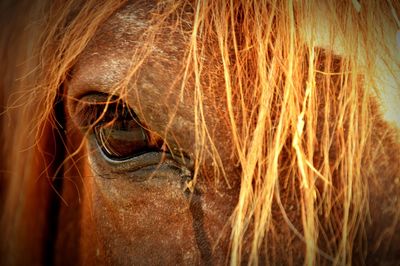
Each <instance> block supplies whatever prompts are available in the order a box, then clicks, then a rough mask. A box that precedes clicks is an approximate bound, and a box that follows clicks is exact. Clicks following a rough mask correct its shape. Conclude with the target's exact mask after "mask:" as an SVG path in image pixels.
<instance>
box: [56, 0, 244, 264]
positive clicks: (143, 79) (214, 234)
mask: <svg viewBox="0 0 400 266" xmlns="http://www.w3.org/2000/svg"><path fill="white" fill-rule="evenodd" d="M150 8H151V7H149V6H147V5H145V4H133V5H128V6H125V7H124V8H123V9H121V10H119V11H118V12H116V13H115V14H114V15H113V16H112V17H111V18H109V19H108V20H107V21H106V23H104V24H103V25H102V26H101V28H100V29H98V31H97V33H96V35H95V36H94V38H93V40H92V41H91V43H90V44H89V45H88V47H87V48H86V50H85V51H84V52H83V53H82V54H81V55H80V57H79V60H78V62H77V63H76V65H75V66H74V68H73V70H72V72H71V78H70V80H69V81H68V82H67V83H66V90H67V92H66V93H67V98H68V99H73V100H68V101H67V109H68V114H69V116H70V122H69V123H68V124H69V127H70V131H71V132H78V131H79V130H77V129H78V128H84V126H83V124H84V123H85V122H84V121H83V120H85V119H88V117H87V116H88V115H87V114H91V113H93V112H92V111H91V108H95V107H93V106H94V105H95V104H96V103H99V102H102V101H103V102H104V101H107V100H105V99H108V97H109V96H111V95H117V96H122V95H119V94H121V90H119V91H115V86H116V85H117V83H118V82H119V81H121V80H123V78H124V76H126V74H127V72H128V71H129V70H130V68H132V58H133V57H134V56H135V53H140V52H141V49H142V48H143V45H151V47H150V50H149V51H150V53H149V54H148V55H147V56H146V58H145V60H144V61H143V62H142V63H141V66H140V69H139V70H138V71H136V73H135V75H134V77H133V78H132V80H134V82H132V81H130V82H129V83H127V85H126V87H125V88H126V90H124V91H123V93H124V95H123V96H122V97H121V100H120V101H119V103H120V104H121V105H124V106H125V107H124V108H125V109H129V110H130V112H134V113H135V115H134V116H135V120H136V122H138V124H140V125H136V128H138V127H141V128H143V132H144V134H145V135H146V134H148V136H147V137H146V138H148V139H145V140H144V143H145V144H144V145H143V149H142V150H138V151H136V152H137V153H136V154H135V153H133V154H132V155H131V154H129V151H127V154H126V155H127V156H125V157H124V158H122V159H121V158H112V157H111V158H110V154H107V152H106V151H105V150H104V149H102V147H101V146H102V145H104V143H101V140H100V139H99V136H98V135H97V134H96V133H95V132H93V131H95V130H94V129H92V131H91V132H90V131H88V130H86V129H84V130H82V131H81V132H83V134H81V133H76V135H78V137H75V138H76V139H79V138H81V139H82V140H83V141H84V142H85V143H86V151H85V153H86V154H87V158H88V160H85V162H83V163H82V164H81V168H82V169H80V171H81V173H84V174H83V175H84V176H85V177H84V179H83V188H84V191H85V192H84V195H85V196H84V199H83V203H82V205H83V210H82V212H81V218H80V220H81V221H82V222H81V223H80V224H79V225H77V226H79V227H80V228H81V229H80V231H81V236H80V245H81V249H82V250H84V252H82V254H84V255H83V256H84V257H85V256H86V258H84V260H85V259H86V260H89V261H90V260H92V259H93V258H96V261H97V262H107V263H111V264H115V263H116V264H129V265H132V264H135V263H139V262H140V263H145V264H156V263H161V262H162V263H163V264H164V263H166V264H176V263H184V264H191V263H195V262H197V263H199V262H201V261H203V262H205V263H210V262H218V261H220V262H223V261H225V260H226V259H228V257H227V256H228V255H227V254H228V244H229V236H230V231H229V230H228V228H230V226H229V222H230V221H229V218H230V215H231V214H232V212H233V208H234V206H235V204H236V201H237V198H236V195H238V179H239V175H238V170H237V169H235V167H234V162H231V161H232V159H231V158H232V156H230V155H231V153H232V151H231V145H230V143H229V141H230V138H229V136H228V135H229V134H228V132H229V130H228V126H227V123H226V120H225V119H226V117H225V115H224V113H223V112H224V109H225V107H224V104H225V103H224V102H223V100H222V99H223V95H222V93H223V90H221V91H220V92H219V91H218V89H215V88H213V93H215V94H214V95H213V97H212V99H211V97H207V95H205V98H204V100H203V108H204V109H203V110H204V113H203V115H204V120H205V121H206V123H207V125H208V128H209V129H210V130H211V131H210V133H209V135H210V137H211V138H212V139H213V143H215V147H214V148H215V149H217V150H218V151H219V154H220V155H221V158H226V159H223V163H224V164H226V165H232V166H231V167H226V173H225V176H226V180H220V179H215V178H214V174H213V168H212V167H211V165H212V164H213V163H212V161H210V162H209V163H208V164H206V165H210V167H209V168H207V167H204V168H203V169H199V174H198V175H197V177H196V180H192V179H193V175H194V171H195V169H194V168H193V157H194V154H195V149H196V147H195V146H194V145H195V144H194V143H195V142H196V141H195V140H196V136H195V114H194V111H193V110H194V108H193V105H194V104H195V98H196V96H195V91H194V89H193V88H190V86H191V84H192V83H191V82H190V81H189V82H187V87H186V88H184V89H182V90H181V88H180V87H179V86H180V84H181V83H182V82H181V80H179V79H178V78H177V77H182V71H184V70H185V68H184V67H185V62H183V56H184V54H183V51H184V50H185V48H186V47H185V45H186V41H185V40H186V39H187V38H188V36H186V35H185V33H184V32H183V31H181V30H180V29H174V28H171V29H168V28H165V29H163V30H162V31H160V32H159V33H160V35H159V36H157V38H156V39H155V40H154V42H153V43H148V42H145V41H146V38H147V37H149V36H148V30H149V28H148V27H149V25H150V22H149V19H150V18H149V11H150ZM133 67H134V66H133ZM208 90H211V89H208ZM218 93H220V95H218ZM80 101H81V102H88V103H89V104H88V106H89V107H85V108H87V109H84V111H83V113H85V114H86V117H85V114H84V115H82V108H81V109H80V107H79V104H80V103H79V102H80ZM92 105H93V106H92ZM111 109H112V108H109V110H111ZM103 110H105V109H103ZM105 112H109V111H105ZM217 113H218V114H219V115H216V114H217ZM117 115H121V114H117ZM90 119H92V120H93V119H97V118H96V117H95V118H91V117H89V120H90ZM125 122H126V121H125ZM125 122H123V123H125ZM133 123H135V122H133ZM120 131H123V132H122V133H127V132H128V133H129V129H126V128H124V129H122V130H120ZM149 132H151V133H149ZM112 134H113V133H112ZM149 135H151V136H149ZM112 137H113V138H114V137H115V136H112ZM150 138H154V139H158V142H157V141H153V142H156V143H160V139H162V140H161V144H160V145H158V146H157V145H155V146H156V147H154V145H153V147H152V149H149V147H148V146H151V145H150V144H149V143H150V142H151V141H150V140H149V139H150ZM78 142H79V141H78ZM205 145H206V144H205ZM103 148H104V147H103ZM114 148H115V147H114ZM119 148H121V147H120V146H119V147H117V149H119ZM207 156H208V155H207ZM207 156H205V160H206V161H207V160H211V159H210V158H208V157H207ZM194 181H196V186H195V188H194V187H193V183H194ZM72 190H73V189H71V191H72ZM65 191H68V189H66V190H65ZM64 193H65V194H68V192H64ZM72 193H73V192H72ZM66 197H68V196H66ZM60 239H63V237H60ZM58 245H60V248H59V250H62V249H63V248H62V245H63V243H62V242H61V241H60V242H59V243H58ZM85 254H86V255H85Z"/></svg>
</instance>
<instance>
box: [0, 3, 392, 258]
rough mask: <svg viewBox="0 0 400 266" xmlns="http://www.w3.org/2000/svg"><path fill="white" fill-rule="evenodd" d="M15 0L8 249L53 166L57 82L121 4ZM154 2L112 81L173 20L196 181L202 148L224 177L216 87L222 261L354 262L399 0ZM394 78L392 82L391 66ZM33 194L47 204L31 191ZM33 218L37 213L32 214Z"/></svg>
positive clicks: (7, 87)
mask: <svg viewBox="0 0 400 266" xmlns="http://www.w3.org/2000/svg"><path fill="white" fill-rule="evenodd" d="M28 2H29V1H27V2H22V3H21V4H18V6H16V7H12V8H15V9H18V10H19V9H24V8H26V9H27V10H30V13H29V14H28V15H27V16H26V17H25V18H23V17H22V16H19V17H17V19H18V18H19V19H20V20H21V21H19V24H15V25H17V26H15V28H14V29H12V28H11V29H9V32H6V31H5V32H4V33H3V35H4V36H8V37H9V38H8V39H7V40H8V41H5V39H3V40H2V43H1V52H2V58H5V56H6V53H8V54H9V53H10V51H11V52H12V53H13V54H15V56H16V58H13V59H8V60H5V61H11V62H16V67H8V66H7V69H6V65H3V66H1V67H2V69H1V73H2V74H3V76H2V84H1V95H2V98H1V99H2V101H3V106H5V110H2V116H1V119H2V120H1V123H2V128H1V130H2V135H1V138H2V142H3V147H2V149H3V150H2V154H3V158H4V159H3V160H4V161H3V162H2V174H1V175H2V179H1V182H2V188H1V190H2V191H1V192H2V194H3V196H2V199H4V204H3V205H2V206H1V209H0V210H1V211H2V220H1V226H2V230H3V231H4V234H2V237H3V238H4V239H5V238H7V239H10V243H7V245H6V244H4V243H2V244H1V248H2V249H1V251H2V252H4V253H5V252H10V254H14V255H15V254H18V252H22V251H23V250H24V248H22V247H21V246H23V245H21V244H20V242H21V241H26V240H27V239H28V237H27V235H29V234H35V233H34V232H31V229H32V228H29V227H27V228H25V229H24V228H23V224H24V221H21V219H26V217H27V215H26V213H31V212H29V209H30V208H35V204H34V203H28V202H29V201H30V197H38V196H37V195H32V194H30V191H31V190H30V187H31V186H34V185H35V182H37V181H38V180H39V179H41V180H43V179H44V180H45V182H48V183H50V184H51V182H52V181H53V180H54V178H55V176H54V175H58V174H60V173H58V171H56V172H57V173H56V172H54V171H50V170H49V169H50V167H49V165H51V164H52V162H53V161H54V156H52V153H55V152H56V151H55V150H52V149H51V148H47V149H44V148H43V147H44V146H48V144H49V143H50V144H52V145H55V146H57V147H59V145H56V142H57V138H56V137H54V140H50V141H49V138H53V137H52V136H53V135H52V134H50V133H49V132H50V131H51V132H54V131H57V129H58V130H59V129H60V127H59V126H58V125H57V124H56V119H55V118H54V116H55V112H54V108H55V103H56V102H57V101H58V100H59V99H60V98H59V97H60V88H62V87H63V83H64V82H65V80H66V79H67V78H68V74H69V71H70V70H71V68H72V67H73V65H74V63H75V62H76V60H77V58H78V57H79V55H80V54H81V52H82V51H83V50H84V49H85V47H86V46H87V45H88V43H89V42H90V40H91V39H92V37H93V36H94V34H95V32H96V30H97V29H98V28H99V27H100V25H102V23H104V22H105V20H106V19H107V18H109V17H110V16H111V15H112V14H113V13H114V12H115V11H116V10H118V8H120V7H122V6H123V5H124V4H125V1H97V0H96V1H94V0H89V1H66V2H64V1H54V2H51V3H44V1H37V2H41V3H40V4H39V3H35V4H33V3H28ZM42 2H43V3H42ZM61 2H62V3H61ZM154 6H155V7H154V9H153V10H152V12H151V13H150V14H149V16H150V21H151V22H152V23H151V25H150V26H149V28H148V29H147V30H146V31H145V32H144V34H143V40H142V41H143V46H142V47H141V49H140V50H138V51H135V53H134V56H133V58H132V64H131V67H130V69H129V71H128V72H127V73H126V78H125V79H123V80H121V81H120V83H119V84H118V85H117V86H116V87H115V92H116V95H120V96H121V97H124V95H126V93H127V92H126V90H127V88H128V83H129V82H132V80H133V79H135V75H136V74H137V72H138V71H139V70H140V65H141V64H142V63H143V62H144V61H145V60H146V57H147V56H148V55H149V54H150V53H151V47H152V44H153V43H154V42H157V41H158V40H159V39H158V38H160V36H161V34H160V33H162V31H163V29H165V28H166V27H169V28H171V27H172V28H174V29H175V30H177V31H182V32H183V34H184V36H186V41H187V46H186V50H185V61H184V62H185V63H184V65H183V68H182V71H181V76H180V77H179V78H178V79H177V80H179V82H180V83H179V86H178V89H180V90H181V95H183V91H184V90H189V89H190V90H193V93H194V95H195V101H194V105H193V109H194V115H195V117H194V121H195V127H196V128H195V133H196V150H195V151H194V160H195V162H196V163H195V165H196V168H195V179H196V178H197V177H198V176H200V175H201V165H202V163H204V162H205V161H207V158H208V157H211V160H212V162H213V165H214V167H215V169H214V172H215V178H221V179H223V178H226V173H225V171H224V169H225V168H226V165H224V162H223V160H222V159H221V156H220V154H219V153H218V149H217V148H215V147H216V146H215V143H213V137H212V134H211V133H210V130H209V128H208V125H207V123H206V121H205V119H204V110H203V104H202V103H203V99H204V97H205V91H207V90H211V91H212V90H215V91H217V90H218V91H221V90H222V91H224V97H225V100H224V102H225V103H226V106H225V107H226V113H224V115H226V116H227V117H226V119H227V121H229V129H230V136H231V139H230V143H231V144H232V150H233V153H232V158H234V160H235V161H236V164H237V166H238V168H240V169H241V176H240V193H239V195H238V201H237V205H236V207H235V209H234V212H233V213H232V216H231V220H230V226H231V228H232V231H231V244H230V261H231V263H232V264H240V262H241V261H243V260H246V261H248V263H249V264H258V263H260V262H266V263H269V264H276V263H280V262H282V261H284V262H285V263H288V264H291V263H296V261H297V259H298V258H297V257H299V256H300V257H301V258H302V260H303V261H304V264H307V265H315V264H329V265H344V264H352V263H353V262H354V261H359V260H360V261H363V260H365V257H366V253H367V250H368V247H367V246H366V238H367V236H366V228H367V226H368V221H369V218H368V217H369V200H370V199H369V195H370V189H371V187H370V186H371V181H370V180H371V178H374V177H375V176H376V177H377V172H376V170H375V169H374V166H373V165H374V163H375V162H376V161H377V160H378V159H379V158H377V157H378V156H379V154H378V153H377V152H376V150H377V149H376V147H375V146H376V145H378V144H376V143H375V141H377V139H376V138H374V134H373V130H374V128H376V125H375V124H376V121H378V120H379V119H378V115H379V114H378V113H379V108H380V107H379V104H380V103H379V100H377V99H379V96H380V93H381V88H380V87H379V85H380V84H378V83H377V79H376V76H377V75H378V74H377V73H378V72H377V64H378V63H380V64H382V65H384V66H386V67H387V69H388V71H393V73H395V71H397V69H398V68H399V67H400V62H399V60H398V57H397V56H396V55H395V54H394V52H393V51H392V50H391V49H390V48H389V47H388V45H387V43H386V32H387V31H390V32H392V31H393V32H395V29H396V28H397V29H398V28H400V23H399V14H400V3H399V2H398V1H390V0H388V1H362V2H361V3H359V2H358V1H357V0H353V1H324V3H321V2H320V1H276V0H271V1H232V0H231V1H222V0H221V1H219V0H215V1H202V0H198V1H193V2H192V1H183V0H182V1H160V2H159V3H156V4H155V5H154ZM17 19H14V20H15V21H17ZM3 25H4V24H3ZM12 30H15V32H16V33H18V34H15V32H13V31H12ZM13 38H14V39H13ZM10 46H12V47H10ZM396 60H397V61H396ZM393 75H394V74H393ZM395 82H396V86H397V88H398V86H399V84H400V81H399V80H398V77H397V80H395ZM217 85H218V87H216V86H217ZM212 86H214V87H212ZM182 97H183V96H182ZM181 100H184V99H181ZM10 121H12V122H10ZM387 132H389V131H387ZM387 132H385V133H382V136H383V135H385V134H386V133H387ZM387 134H391V133H387ZM390 138H393V139H394V140H395V142H396V141H398V140H399V138H398V136H397V135H392V136H390ZM378 141H379V139H378ZM46 143H47V144H46ZM74 152H76V151H67V154H64V156H66V158H68V157H69V156H71V154H73V153H74ZM396 158H397V157H396ZM397 164H398V162H397ZM393 167H396V166H393ZM227 185H229V184H227ZM44 193H46V192H44ZM39 198H40V197H39ZM37 201H42V204H44V205H46V204H48V203H45V201H46V199H45V197H44V196H43V198H41V199H37ZM46 206H47V205H46ZM393 208H396V206H395V207H393ZM399 210H400V208H399V206H398V205H397V210H395V212H396V213H399V212H400V211H399ZM396 217H397V219H398V217H399V215H397V216H396ZM32 219H35V217H32ZM37 220H38V222H37V223H43V224H45V223H46V220H45V215H44V214H43V215H42V216H40V217H37ZM392 233H395V232H392ZM38 234H39V233H38ZM287 237H292V238H299V239H301V242H302V243H303V245H294V244H293V245H291V244H290V240H288V238H287ZM3 241H4V240H3ZM283 247H285V248H283ZM10 256H13V255H10ZM244 257H245V258H244ZM260 258H262V261H259V259H260Z"/></svg>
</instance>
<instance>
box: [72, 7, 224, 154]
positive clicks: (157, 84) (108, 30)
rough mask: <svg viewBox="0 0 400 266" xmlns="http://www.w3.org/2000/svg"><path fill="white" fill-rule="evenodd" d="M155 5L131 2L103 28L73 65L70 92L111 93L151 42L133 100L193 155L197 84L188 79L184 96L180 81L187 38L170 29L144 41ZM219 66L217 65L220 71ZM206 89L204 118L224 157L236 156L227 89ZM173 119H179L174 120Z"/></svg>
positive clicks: (150, 122) (130, 94) (130, 96)
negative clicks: (229, 120)
mask: <svg viewBox="0 0 400 266" xmlns="http://www.w3.org/2000/svg"><path fill="white" fill-rule="evenodd" d="M150 9H151V7H150V6H149V5H143V6H138V5H135V4H133V5H127V6H126V7H124V8H122V9H121V10H119V11H118V12H116V13H115V14H114V15H113V16H112V17H110V18H109V19H108V20H107V21H106V22H105V23H104V24H103V25H101V26H100V28H99V29H98V31H97V32H96V34H95V36H94V37H93V39H92V40H91V41H90V43H89V45H88V47H87V48H85V50H84V51H83V53H82V54H81V55H80V56H79V58H78V60H77V63H76V64H75V66H74V68H73V71H72V78H71V79H70V81H69V85H68V94H69V95H70V96H72V97H79V96H80V95H82V94H84V92H88V91H100V92H104V93H108V94H111V93H112V92H113V88H114V86H115V85H116V84H117V83H118V82H120V81H121V80H122V79H123V78H125V76H126V73H127V71H128V70H129V68H130V67H131V66H132V59H133V58H134V56H135V54H137V53H138V52H140V49H141V48H142V47H143V45H150V53H149V56H148V57H147V58H146V61H145V62H143V64H142V65H141V67H140V69H139V71H138V75H137V77H135V84H130V85H129V90H128V97H127V101H128V103H129V104H130V105H131V106H132V107H133V108H134V109H135V111H136V110H138V109H140V110H141V111H142V112H143V114H144V116H145V120H146V122H147V124H148V125H149V126H150V127H151V128H152V129H154V130H156V131H158V132H162V131H163V129H164V128H166V127H168V130H170V132H171V135H173V136H174V137H173V138H174V139H173V140H170V141H168V142H169V143H171V142H172V143H173V144H176V146H181V147H182V148H183V149H184V150H186V151H187V153H189V154H190V153H191V151H193V150H194V149H195V148H194V146H193V145H194V143H195V141H194V140H195V136H194V134H195V121H194V117H195V115H194V108H193V106H194V98H195V95H194V93H195V90H194V84H193V83H192V82H191V81H189V82H187V84H185V89H184V93H183V94H180V93H181V91H180V89H181V86H180V81H179V80H178V81H177V77H178V76H179V75H182V70H183V69H184V67H185V65H184V60H183V58H184V51H185V49H186V48H187V41H185V40H187V39H186V37H187V36H183V33H182V32H180V31H179V30H174V29H170V28H168V29H165V31H161V32H158V33H157V34H158V39H157V41H156V42H154V43H151V44H148V43H143V40H145V38H143V37H144V35H145V34H146V30H147V29H148V26H149V25H150V17H149V15H148V14H149V11H150ZM217 67H218V65H215V66H214V71H215V68H217ZM220 78H223V77H220ZM214 87H215V88H214ZM203 92H204V95H203V99H202V103H203V112H204V119H205V120H206V123H207V125H208V127H210V128H211V131H212V133H211V135H212V136H211V137H212V138H213V139H214V142H215V143H216V146H218V147H219V151H220V155H221V157H223V158H230V154H231V152H232V151H231V147H232V145H230V144H229V141H230V136H229V132H230V131H229V129H228V124H227V123H226V121H227V119H226V116H227V110H226V102H225V101H226V99H225V97H224V90H220V89H218V88H217V86H207V87H204V88H203ZM217 94H218V95H217ZM138 96H139V97H138ZM176 105H178V108H176V109H175V108H174V106H176ZM216 114H218V115H217V116H216ZM171 117H173V122H172V123H169V122H170V121H169V120H170V118H171ZM176 142H178V143H176Z"/></svg>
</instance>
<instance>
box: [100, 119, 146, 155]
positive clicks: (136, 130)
mask: <svg viewBox="0 0 400 266" xmlns="http://www.w3.org/2000/svg"><path fill="white" fill-rule="evenodd" d="M94 132H95V136H96V140H97V143H98V144H99V146H100V147H101V149H102V151H103V153H104V155H106V156H107V157H108V158H109V159H113V160H122V159H126V158H131V157H135V156H138V155H140V154H143V153H145V152H148V151H149V150H151V148H152V147H150V145H149V137H148V134H147V132H146V131H145V130H144V129H143V127H142V126H141V125H139V123H138V122H136V120H135V119H133V118H131V119H127V118H117V119H116V120H115V121H112V122H108V123H106V124H103V125H97V126H96V127H95V128H94Z"/></svg>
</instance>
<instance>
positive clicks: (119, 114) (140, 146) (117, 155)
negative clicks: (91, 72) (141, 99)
mask: <svg viewBox="0 0 400 266" xmlns="http://www.w3.org/2000/svg"><path fill="white" fill-rule="evenodd" d="M76 109H77V111H76V114H77V115H76V116H77V118H78V119H79V120H80V124H81V125H82V126H83V129H85V128H89V129H91V130H92V132H93V133H94V134H93V135H94V139H95V141H96V142H97V145H98V147H99V148H100V149H101V150H102V153H103V155H104V156H105V157H107V159H109V160H111V161H122V160H126V159H129V158H133V157H136V156H139V155H142V154H144V153H147V152H152V151H158V152H160V151H165V148H164V145H163V141H162V139H161V138H159V137H157V136H155V135H154V134H151V133H150V132H149V131H148V130H146V129H145V127H144V126H142V124H141V123H140V122H139V118H138V117H137V116H136V114H135V113H134V112H133V110H132V109H130V108H129V107H128V106H127V105H126V104H125V103H124V102H123V100H121V99H118V98H116V97H110V96H109V95H102V94H94V95H93V94H91V95H88V96H85V97H83V98H82V99H81V100H80V101H79V103H78V106H77V108H76Z"/></svg>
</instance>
